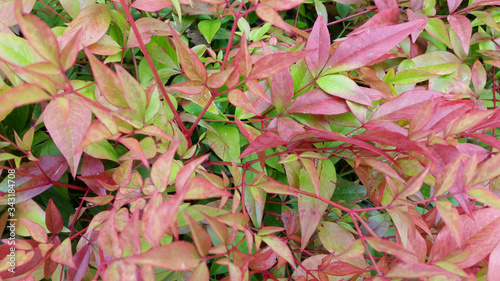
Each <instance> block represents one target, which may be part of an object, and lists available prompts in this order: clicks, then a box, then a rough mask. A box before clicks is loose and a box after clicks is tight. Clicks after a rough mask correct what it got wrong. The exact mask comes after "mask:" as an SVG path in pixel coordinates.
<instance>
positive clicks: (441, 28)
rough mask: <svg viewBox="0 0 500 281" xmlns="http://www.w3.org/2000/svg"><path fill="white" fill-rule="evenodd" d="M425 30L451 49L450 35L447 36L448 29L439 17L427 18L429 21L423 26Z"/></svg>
mask: <svg viewBox="0 0 500 281" xmlns="http://www.w3.org/2000/svg"><path fill="white" fill-rule="evenodd" d="M425 30H426V31H427V32H428V33H429V34H430V35H431V36H432V37H434V38H436V39H437V40H439V41H440V42H441V43H443V44H445V45H446V46H447V47H448V48H450V49H451V43H450V37H449V36H448V31H447V29H446V25H445V24H444V22H443V21H442V20H441V19H438V18H429V23H428V24H427V26H426V27H425Z"/></svg>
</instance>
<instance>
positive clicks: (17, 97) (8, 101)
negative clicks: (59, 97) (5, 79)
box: [0, 50, 50, 118]
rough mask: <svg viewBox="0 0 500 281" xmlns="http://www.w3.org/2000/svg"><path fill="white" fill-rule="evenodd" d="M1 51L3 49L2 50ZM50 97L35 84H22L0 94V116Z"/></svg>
mask: <svg viewBox="0 0 500 281" xmlns="http://www.w3.org/2000/svg"><path fill="white" fill-rule="evenodd" d="M0 51H1V50H0ZM48 99H50V96H49V95H48V94H47V93H46V92H45V91H43V90H42V89H40V88H39V87H37V86H35V85H33V84H22V85H19V86H17V87H14V88H12V89H10V90H8V91H7V92H5V93H3V94H2V95H1V96H0V104H1V105H2V106H0V117H2V116H4V118H5V116H7V114H9V113H10V112H11V111H12V110H13V109H15V108H17V107H20V106H23V105H27V104H32V103H37V102H41V101H44V100H48Z"/></svg>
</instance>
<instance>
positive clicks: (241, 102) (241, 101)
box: [228, 89, 260, 115]
mask: <svg viewBox="0 0 500 281" xmlns="http://www.w3.org/2000/svg"><path fill="white" fill-rule="evenodd" d="M228 100H229V102H230V103H231V104H233V105H234V106H236V107H238V108H241V109H243V110H245V111H247V112H249V113H252V114H255V115H260V112H259V111H258V110H257V109H256V108H255V107H254V106H253V104H252V102H250V100H248V97H247V96H246V95H245V94H244V93H243V92H242V91H241V90H240V89H234V90H232V91H230V92H229V94H228Z"/></svg>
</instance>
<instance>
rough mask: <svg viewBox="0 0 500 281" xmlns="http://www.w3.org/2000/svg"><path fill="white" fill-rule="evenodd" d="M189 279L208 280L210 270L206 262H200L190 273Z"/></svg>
mask: <svg viewBox="0 0 500 281" xmlns="http://www.w3.org/2000/svg"><path fill="white" fill-rule="evenodd" d="M189 280H193V281H194V280H199V281H209V280H210V271H208V267H207V264H206V263H204V262H202V263H200V265H198V267H197V268H196V269H195V270H193V274H192V275H191V277H190V279H189Z"/></svg>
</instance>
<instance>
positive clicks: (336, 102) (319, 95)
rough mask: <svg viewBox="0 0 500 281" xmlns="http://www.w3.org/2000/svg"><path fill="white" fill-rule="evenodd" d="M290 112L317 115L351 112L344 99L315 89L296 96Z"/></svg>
mask: <svg viewBox="0 0 500 281" xmlns="http://www.w3.org/2000/svg"><path fill="white" fill-rule="evenodd" d="M287 112H288V113H303V114H317V115H323V114H324V115H338V114H343V113H346V112H349V108H348V107H347V105H346V103H345V101H344V100H342V99H340V98H337V97H335V96H332V95H329V94H327V93H325V92H323V91H322V90H321V89H314V90H312V91H310V92H306V93H304V94H302V95H301V96H299V97H298V98H296V99H295V100H294V101H293V103H292V105H291V106H290V108H289V109H288V110H287Z"/></svg>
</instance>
